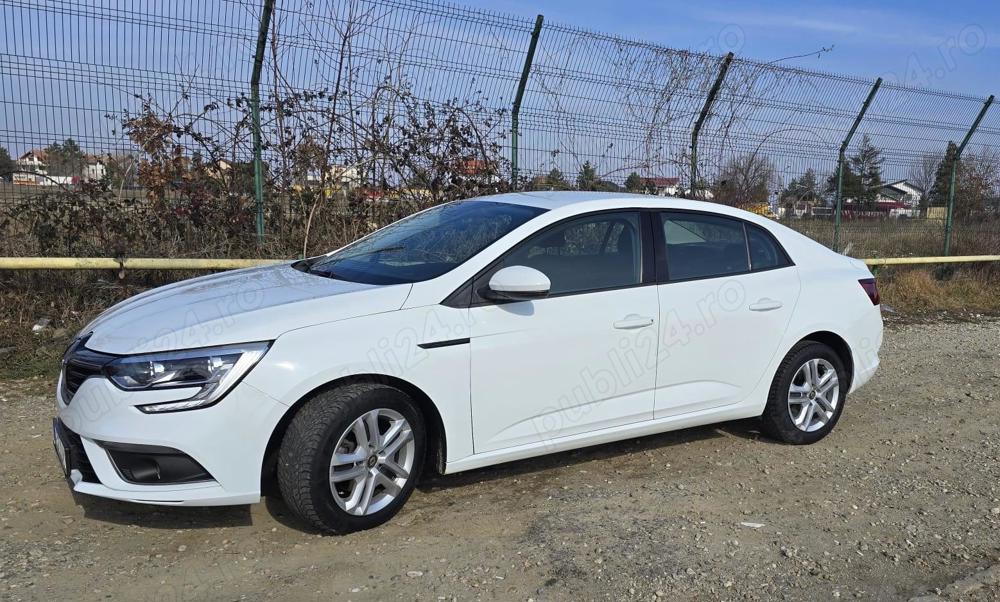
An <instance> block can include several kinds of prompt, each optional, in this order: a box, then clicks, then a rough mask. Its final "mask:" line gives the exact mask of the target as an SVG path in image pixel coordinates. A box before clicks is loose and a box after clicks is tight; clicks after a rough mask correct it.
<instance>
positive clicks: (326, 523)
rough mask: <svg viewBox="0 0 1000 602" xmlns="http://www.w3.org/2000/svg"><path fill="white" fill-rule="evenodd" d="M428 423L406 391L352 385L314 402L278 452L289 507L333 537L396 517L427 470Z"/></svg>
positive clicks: (291, 426) (281, 483)
mask: <svg viewBox="0 0 1000 602" xmlns="http://www.w3.org/2000/svg"><path fill="white" fill-rule="evenodd" d="M425 444H426V434H425V430H424V422H423V418H422V416H421V414H420V412H419V410H418V409H417V408H416V406H415V405H414V404H413V402H412V401H411V400H410V398H409V396H407V395H406V394H405V393H403V392H402V391H400V390H398V389H395V388H393V387H389V386H386V385H377V384H368V383H361V384H352V385H347V386H344V387H341V388H337V389H333V390H330V391H326V392H324V393H321V394H319V395H317V396H316V397H314V398H313V399H311V400H309V401H307V402H306V405H305V407H303V408H302V409H301V410H300V411H299V412H298V414H296V415H295V418H293V419H292V422H291V423H290V424H289V426H288V430H287V431H286V432H285V436H284V439H283V440H282V442H281V449H280V450H279V452H278V485H279V487H280V489H281V495H282V497H283V498H284V499H285V503H287V504H288V506H289V507H290V508H291V509H292V510H293V511H294V512H295V513H296V514H297V515H299V516H300V517H301V518H303V519H304V520H306V521H308V522H309V523H311V524H312V525H313V526H315V527H317V528H319V529H320V530H323V531H326V532H329V533H337V534H343V533H350V532H353V531H359V530H362V529H370V528H372V527H376V526H378V525H381V524H382V523H384V522H386V521H388V520H389V519H390V518H392V516H393V515H395V514H396V512H398V511H399V509H400V508H402V507H403V504H404V503H406V500H407V498H409V496H410V493H412V491H413V488H414V486H415V485H416V482H417V479H418V478H419V477H420V470H421V467H422V464H423V457H424V448H425Z"/></svg>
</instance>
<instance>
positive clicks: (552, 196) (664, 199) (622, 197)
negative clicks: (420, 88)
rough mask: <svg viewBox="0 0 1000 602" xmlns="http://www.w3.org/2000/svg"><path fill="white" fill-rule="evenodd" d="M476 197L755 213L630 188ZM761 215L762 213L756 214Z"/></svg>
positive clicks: (553, 205)
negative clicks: (631, 190)
mask: <svg viewBox="0 0 1000 602" xmlns="http://www.w3.org/2000/svg"><path fill="white" fill-rule="evenodd" d="M475 200H479V201H487V202H494V203H510V204H513V205H527V206H530V207H538V208H541V209H549V210H552V209H564V208H566V209H570V210H571V211H572V207H573V206H574V205H586V207H582V206H581V207H578V209H580V210H581V211H587V210H591V209H604V208H608V209H611V208H614V207H616V206H622V207H649V208H655V209H689V210H695V211H707V212H711V213H720V214H723V215H733V216H738V217H743V218H746V217H747V216H751V215H754V214H752V213H750V212H748V211H743V210H741V209H737V208H735V207H729V206H727V205H722V204H719V203H708V202H705V201H693V200H690V199H682V198H678V197H672V196H657V195H649V194H631V193H627V192H579V191H559V190H545V191H531V192H510V193H506V194H494V195H490V196H484V197H478V198H477V199H475ZM754 217H759V216H754Z"/></svg>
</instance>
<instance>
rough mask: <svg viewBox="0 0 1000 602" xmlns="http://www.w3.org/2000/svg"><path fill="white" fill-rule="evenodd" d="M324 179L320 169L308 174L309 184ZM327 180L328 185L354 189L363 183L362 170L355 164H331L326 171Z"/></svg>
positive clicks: (307, 181)
mask: <svg viewBox="0 0 1000 602" xmlns="http://www.w3.org/2000/svg"><path fill="white" fill-rule="evenodd" d="M323 179H324V178H323V177H322V176H321V174H320V173H319V172H318V171H317V172H310V173H309V174H308V175H306V183H307V184H319V183H320V182H322V181H323ZM326 182H327V185H328V186H329V185H336V186H338V187H340V188H344V189H346V190H352V189H354V188H356V187H357V186H358V185H360V184H361V172H360V171H359V170H358V168H357V166H355V165H331V166H330V167H329V168H328V169H327V171H326Z"/></svg>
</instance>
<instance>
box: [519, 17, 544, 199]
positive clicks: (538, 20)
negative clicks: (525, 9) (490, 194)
mask: <svg viewBox="0 0 1000 602" xmlns="http://www.w3.org/2000/svg"><path fill="white" fill-rule="evenodd" d="M543 21H545V17H544V16H542V15H538V16H536V17H535V28H534V29H532V30H531V42H530V43H529V44H528V54H526V55H525V57H524V67H523V68H522V69H521V80H520V81H519V82H518V83H517V93H516V94H515V95H514V107H513V109H511V112H510V187H511V189H512V190H517V188H518V173H517V171H518V170H517V135H518V127H519V125H518V118H519V116H520V114H521V99H523V98H524V88H525V86H527V85H528V74H529V73H531V63H532V61H534V60H535V47H537V46H538V35H539V34H540V33H541V32H542V22H543Z"/></svg>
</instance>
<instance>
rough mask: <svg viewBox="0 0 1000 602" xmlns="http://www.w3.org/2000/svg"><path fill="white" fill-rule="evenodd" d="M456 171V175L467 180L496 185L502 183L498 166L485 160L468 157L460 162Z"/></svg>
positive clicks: (456, 166)
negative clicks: (473, 179) (471, 179)
mask: <svg viewBox="0 0 1000 602" xmlns="http://www.w3.org/2000/svg"><path fill="white" fill-rule="evenodd" d="M454 169H455V173H456V174H458V175H460V176H465V177H466V178H475V179H476V181H479V182H484V183H488V184H496V183H497V182H499V181H500V174H499V173H497V169H496V166H495V165H493V164H492V163H491V162H489V161H486V160H483V159H477V158H475V157H467V158H465V159H462V160H460V161H459V162H458V163H457V164H456V165H455V167H454Z"/></svg>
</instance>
